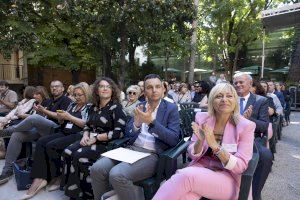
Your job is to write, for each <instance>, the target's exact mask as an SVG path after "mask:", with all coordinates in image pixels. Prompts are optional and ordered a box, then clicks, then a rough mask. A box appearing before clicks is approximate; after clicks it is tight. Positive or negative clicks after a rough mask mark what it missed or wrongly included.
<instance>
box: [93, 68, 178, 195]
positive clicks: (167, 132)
mask: <svg viewBox="0 0 300 200" xmlns="http://www.w3.org/2000/svg"><path fill="white" fill-rule="evenodd" d="M144 83H145V90H144V91H145V96H146V98H147V102H143V103H142V104H141V105H139V106H138V107H137V108H136V109H135V111H134V118H132V119H131V120H130V121H129V122H128V124H127V126H126V137H129V138H130V140H129V145H130V146H128V147H127V148H129V149H131V150H134V151H139V152H147V153H150V155H149V156H147V157H145V158H143V159H140V160H138V161H137V162H135V163H133V164H129V163H125V162H119V161H116V160H111V159H109V158H106V157H102V158H100V159H99V160H98V161H97V162H96V163H95V164H94V165H93V166H92V167H91V178H92V187H93V192H94V199H96V200H100V199H101V196H102V195H103V194H104V193H106V192H107V191H109V190H110V189H111V188H110V185H111V186H112V189H113V190H114V191H115V193H116V195H117V196H118V197H119V198H120V199H144V195H143V192H141V190H140V188H139V187H138V186H135V185H134V184H133V183H134V182H136V181H140V180H143V179H145V178H149V177H151V176H153V175H154V174H155V170H156V166H157V161H158V154H159V153H161V152H162V151H164V150H166V149H168V148H170V147H173V146H175V145H176V144H177V143H178V142H179V139H180V121H179V113H178V110H177V106H176V105H175V104H173V103H169V102H167V101H166V100H164V99H162V96H163V86H162V80H161V78H160V77H159V76H158V75H156V74H149V75H147V76H146V77H145V82H144Z"/></svg>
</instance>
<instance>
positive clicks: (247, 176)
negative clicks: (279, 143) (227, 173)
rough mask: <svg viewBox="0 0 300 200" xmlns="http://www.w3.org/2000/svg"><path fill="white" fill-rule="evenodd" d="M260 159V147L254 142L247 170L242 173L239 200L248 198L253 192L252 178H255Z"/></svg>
mask: <svg viewBox="0 0 300 200" xmlns="http://www.w3.org/2000/svg"><path fill="white" fill-rule="evenodd" d="M258 160H259V154H258V149H257V147H256V145H255V143H253V155H252V159H251V160H250V161H249V163H248V168H247V170H246V171H244V173H243V174H242V179H241V185H240V193H239V198H238V200H247V199H248V196H249V193H250V192H252V191H250V188H251V185H252V179H253V175H254V172H255V169H256V166H257V163H258ZM251 195H252V194H251Z"/></svg>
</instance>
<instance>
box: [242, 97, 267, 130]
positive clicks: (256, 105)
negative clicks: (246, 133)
mask: <svg viewBox="0 0 300 200" xmlns="http://www.w3.org/2000/svg"><path fill="white" fill-rule="evenodd" d="M268 104H269V103H268V99H267V98H266V97H263V96H260V95H255V94H252V93H250V97H249V99H248V101H247V104H246V107H245V110H247V109H248V107H249V106H250V105H252V106H253V112H252V115H251V117H250V119H249V120H251V121H253V122H254V123H255V124H256V128H255V134H256V136H259V135H260V134H261V133H263V134H264V135H266V134H267V132H268V126H269V122H270V119H269V113H268V106H269V105H268Z"/></svg>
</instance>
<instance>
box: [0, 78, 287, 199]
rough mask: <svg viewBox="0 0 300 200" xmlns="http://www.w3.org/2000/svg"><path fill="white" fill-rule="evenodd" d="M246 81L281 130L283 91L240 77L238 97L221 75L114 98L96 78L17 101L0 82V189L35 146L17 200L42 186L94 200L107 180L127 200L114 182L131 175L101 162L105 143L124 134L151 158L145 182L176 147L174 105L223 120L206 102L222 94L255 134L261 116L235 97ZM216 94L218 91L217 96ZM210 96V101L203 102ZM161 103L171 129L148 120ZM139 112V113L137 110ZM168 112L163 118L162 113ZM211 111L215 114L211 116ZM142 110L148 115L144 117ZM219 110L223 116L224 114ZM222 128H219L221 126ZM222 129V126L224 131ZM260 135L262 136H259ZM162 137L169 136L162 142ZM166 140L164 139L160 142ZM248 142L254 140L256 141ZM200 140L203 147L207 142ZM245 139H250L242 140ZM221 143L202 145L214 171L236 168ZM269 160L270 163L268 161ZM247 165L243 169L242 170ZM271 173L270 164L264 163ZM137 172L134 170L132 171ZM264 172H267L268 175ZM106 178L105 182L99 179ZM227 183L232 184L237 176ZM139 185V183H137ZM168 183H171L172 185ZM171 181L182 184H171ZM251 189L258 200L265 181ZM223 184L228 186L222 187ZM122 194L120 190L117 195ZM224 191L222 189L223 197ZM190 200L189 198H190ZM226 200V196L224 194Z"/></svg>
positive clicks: (150, 86)
mask: <svg viewBox="0 0 300 200" xmlns="http://www.w3.org/2000/svg"><path fill="white" fill-rule="evenodd" d="M248 81H249V83H251V88H250V91H251V93H250V94H256V95H257V96H262V97H264V98H265V99H267V100H266V102H267V103H266V104H267V112H266V113H265V115H267V117H268V123H269V122H272V121H273V120H274V119H275V118H276V117H279V116H282V118H283V119H284V122H283V124H284V125H288V124H289V114H290V106H291V105H290V103H291V100H290V94H289V91H288V90H287V89H286V87H285V85H284V84H283V83H278V82H273V81H271V80H266V81H264V80H261V81H258V80H252V77H251V76H249V75H246V74H242V75H241V76H235V78H234V81H233V86H234V88H235V89H236V90H237V93H236V91H233V90H235V89H232V88H233V87H232V86H231V85H230V83H229V82H228V81H227V80H226V78H225V75H224V74H220V77H219V78H217V77H216V76H215V74H214V73H213V74H212V76H210V78H209V80H208V81H205V80H200V81H195V82H194V83H193V84H192V85H190V84H188V83H181V82H178V81H170V82H166V81H161V79H160V78H159V77H158V76H150V77H148V78H147V77H146V78H145V80H144V81H139V82H138V83H137V84H136V85H130V86H129V87H127V89H126V90H125V91H120V90H119V88H118V86H117V84H115V82H114V81H113V80H111V79H110V78H106V77H102V78H99V79H97V80H96V81H95V83H94V84H92V85H88V84H87V83H85V82H81V83H78V84H76V85H70V86H69V87H68V89H67V90H66V91H65V89H64V85H63V83H62V82H61V81H58V80H53V81H52V82H51V83H50V95H49V94H48V90H47V89H46V88H45V87H44V86H36V87H33V86H27V87H26V88H25V89H24V92H23V99H22V100H21V101H18V97H17V94H16V92H14V91H12V90H10V89H9V85H8V83H7V82H6V81H0V96H1V98H0V116H1V117H0V130H1V134H0V135H1V138H8V142H7V145H5V142H4V141H3V139H2V142H1V144H0V157H1V158H2V159H3V158H5V165H4V167H3V170H2V173H1V175H0V184H4V183H6V182H7V181H8V180H9V178H10V177H11V176H12V175H13V170H12V163H13V162H14V161H16V160H17V158H18V156H19V154H20V153H21V146H22V143H24V142H33V141H36V149H35V153H34V154H33V158H34V164H33V167H32V171H31V176H32V178H33V179H34V180H33V184H32V185H31V187H30V188H29V190H28V191H27V193H26V194H25V196H24V197H22V198H23V199H29V198H31V197H32V196H34V195H35V194H36V193H37V192H38V191H39V190H40V189H41V188H43V187H45V186H47V188H48V191H53V190H57V189H59V188H64V191H65V194H66V195H67V196H68V197H70V198H72V199H88V198H93V197H95V199H100V198H101V196H102V195H103V194H104V193H105V192H107V191H108V187H109V184H108V182H105V181H108V180H109V182H110V184H112V186H113V188H114V189H115V190H116V193H118V195H120V196H122V197H125V196H126V197H129V198H130V195H129V194H128V192H129V193H131V192H132V190H133V186H132V185H131V184H132V182H126V181H127V179H126V181H124V180H123V179H122V178H120V176H123V175H124V173H125V172H126V173H128V172H129V171H130V169H127V168H128V166H127V165H120V164H122V163H115V162H112V161H111V160H104V159H103V158H100V155H101V153H103V152H105V151H107V144H108V142H109V141H111V140H115V139H118V138H122V137H124V135H127V136H128V137H130V138H134V139H133V145H132V146H130V147H128V148H130V149H133V150H136V151H142V152H150V153H151V155H152V157H151V159H150V158H149V160H147V163H148V164H149V163H152V165H153V167H152V168H153V169H152V168H151V169H149V173H148V174H145V175H144V176H145V177H147V176H151V174H153V173H154V172H153V171H154V166H155V164H156V162H157V154H156V151H158V150H157V149H160V148H162V149H166V148H167V147H171V146H175V145H176V144H177V142H178V138H179V137H178V134H179V133H178V130H177V131H176V130H174V127H176V129H179V117H178V110H179V109H180V106H179V105H180V104H183V103H191V102H194V103H197V104H199V106H200V107H201V108H205V109H208V111H209V112H213V113H214V115H215V116H218V117H220V118H223V117H224V116H223V115H222V114H221V113H220V115H219V114H216V113H218V112H219V111H218V110H217V109H216V108H215V107H214V105H213V104H212V101H214V99H218V98H220V99H223V98H225V97H223V96H222V97H219V96H220V95H224V96H226V98H229V99H230V98H231V97H227V95H228V94H227V93H230V95H232V96H234V97H235V98H236V102H234V103H233V104H234V105H235V104H236V105H239V106H241V105H243V102H242V101H245V105H244V107H243V106H242V107H241V108H240V110H237V108H236V107H234V106H233V107H232V109H233V110H230V112H234V113H235V115H239V116H243V117H244V118H243V119H245V120H246V119H249V120H250V121H253V122H254V123H255V124H256V128H257V127H258V124H259V123H260V122H259V120H260V119H259V117H260V116H258V117H253V116H252V115H253V113H255V112H256V111H255V108H254V106H253V107H251V106H250V107H247V108H246V104H247V102H250V100H249V99H250V94H248V93H247V95H245V96H241V94H243V91H244V87H246V86H245V84H246V83H248ZM146 83H147V84H146ZM160 85H161V86H160ZM160 87H161V88H160ZM220 88H221V89H222V88H223V90H221V89H220ZM160 90H161V93H160ZM150 91H151V92H150ZM212 91H213V92H212ZM226 92H227V93H226ZM212 94H213V97H210V95H212ZM238 96H239V97H238ZM232 98H233V97H232ZM232 101H233V100H232ZM165 102H166V103H165ZM152 104H153V105H152ZM163 104H165V107H166V108H168V109H170V110H171V111H170V119H172V120H174V119H175V122H176V124H172V123H171V121H172V120H170V121H168V120H167V121H166V122H164V121H163V120H164V119H161V120H162V121H161V122H156V121H158V120H153V119H157V118H158V117H157V116H158V115H160V114H161V113H160V109H162V108H161V105H163ZM141 105H142V108H140V106H141ZM154 105H155V106H154ZM176 105H177V106H176ZM149 106H150V107H149ZM151 106H154V107H151ZM150 108H151V109H150ZM174 108H176V112H177V114H174V113H173V114H172V112H175V111H174ZM168 109H167V110H166V111H165V112H167V113H168V112H169V110H168ZM212 109H216V110H215V111H212ZM234 109H236V110H234ZM149 110H151V112H150V111H149ZM148 111H149V113H150V114H148ZM225 111H226V112H229V111H227V110H226V109H225ZM236 112H238V113H236ZM201 117H203V116H198V118H197V120H198V125H201V123H203V119H202V118H201ZM218 117H217V118H218ZM251 117H252V118H251ZM173 118H174V119H173ZM254 118H257V119H254ZM149 119H150V121H149ZM151 119H152V121H151ZM166 119H168V118H166ZM221 121H222V120H221ZM175 122H173V123H175ZM156 123H158V124H159V125H157V124H156ZM224 123H225V124H226V123H228V121H226V122H224ZM236 123H238V122H236ZM225 124H223V125H224V126H225ZM224 126H223V127H222V126H220V127H219V128H220V129H222V131H220V133H221V132H222V134H223V133H224V129H225V128H224ZM248 126H249V127H251V128H250V129H251V130H250V129H249V130H250V132H251V131H252V132H254V129H255V125H253V124H251V123H250V122H249V124H248V125H245V127H248ZM153 127H154V128H153ZM194 128H195V127H194ZM202 128H203V127H202ZM202 128H201V130H202ZM152 129H155V130H156V131H158V132H159V134H158V135H157V132H153V133H152V132H151V131H150V130H152ZM199 129H200V128H199V127H196V128H195V130H199ZM57 130H58V131H57ZM205 131H207V132H209V129H207V128H204V132H205ZM133 132H138V134H139V136H138V137H134V136H133V135H132V133H133ZM195 132H197V131H195ZM259 133H260V134H261V133H262V131H261V132H259ZM160 134H162V135H160ZM168 134H169V135H171V136H167V135H168ZM255 134H257V132H255ZM216 135H218V134H216ZM167 137H170V138H171V139H170V138H168V139H163V138H167ZM172 137H173V141H172ZM197 137H198V139H197ZM197 137H196V139H195V138H194V142H196V143H195V144H194V143H193V145H196V146H197V145H198V142H199V141H202V142H203V140H204V138H201V137H200V136H199V135H197ZM207 137H208V136H207ZM216 137H217V136H216ZM255 137H260V136H257V135H256V136H255ZM198 140H199V141H198ZM205 140H207V138H206V136H205ZM247 140H250V139H249V138H248V139H247ZM221 142H222V137H221V138H218V140H217V143H216V142H215V140H213V142H211V144H213V145H210V142H209V141H208V151H209V152H207V156H210V157H213V156H216V157H214V158H213V160H214V162H217V163H218V165H217V166H218V168H220V167H221V166H222V165H220V163H221V164H223V165H224V163H227V164H228V162H241V161H240V160H239V159H246V158H241V157H239V156H237V158H232V159H233V160H235V161H232V160H231V156H232V154H229V153H228V152H227V151H226V150H224V149H218V148H219V145H220V144H221ZM215 144H218V145H215ZM252 144H253V141H252V143H248V146H247V148H248V147H249V145H250V147H251V148H252V146H251V145H252ZM5 146H6V147H5ZM216 146H218V147H216ZM214 147H216V149H214ZM193 148H195V149H197V151H199V152H200V150H199V147H198V146H197V147H194V146H193ZM209 148H210V150H209ZM191 151H192V152H190V154H191V155H192V157H193V156H195V155H196V154H197V153H195V152H193V150H191ZM249 151H250V150H249ZM199 152H198V153H199ZM235 152H236V151H235ZM248 153H249V152H248ZM272 153H273V152H272ZM249 156H250V157H249ZM249 156H248V154H247V159H248V160H249V159H251V155H250V154H249ZM272 156H273V158H274V154H272ZM247 159H246V160H247ZM236 160H237V161H236ZM247 162H248V161H247ZM247 162H246V163H243V164H245V166H246V165H247ZM143 165H144V164H143ZM204 165H205V164H204ZM232 165H235V164H232ZM103 166H105V167H107V168H109V169H110V170H112V169H115V171H114V172H115V173H114V174H113V175H114V176H116V177H117V178H115V179H113V178H111V177H110V176H109V178H108V177H107V176H108V175H107V173H108V172H103V171H101V169H100V168H101V167H103ZM149 166H150V165H149ZM224 166H227V168H226V167H225V168H226V169H228V170H234V169H235V168H234V167H232V166H228V165H224ZM271 166H272V164H270V167H271ZM121 168H122V170H124V169H125V168H126V169H127V170H124V172H123V171H122V170H121ZM137 169H139V168H138V167H137ZM90 170H91V171H90ZM93 170H94V171H93ZM99 170H100V172H99ZM117 170H119V171H122V172H119V171H117ZM222 170H223V169H222ZM235 170H237V171H238V172H235V171H233V172H234V173H240V172H242V171H243V170H245V167H242V168H239V169H235ZM95 171H97V172H95ZM145 171H147V170H145ZM269 171H270V170H269ZM269 171H268V172H266V173H267V175H268V173H269ZM90 173H94V175H95V176H91V175H90ZM105 173H106V176H104V174H105ZM99 174H100V175H99ZM204 174H205V173H204ZM113 175H111V176H113ZM214 175H215V174H212V176H214ZM267 175H266V177H267ZM144 176H143V178H144ZM177 176H179V175H176V177H177ZM93 177H94V178H93ZM101 177H102V178H101ZM234 177H235V178H236V176H234ZM266 177H265V179H266ZM97 178H98V179H97ZM118 178H119V179H121V180H119V179H118ZM134 178H136V175H134ZM100 179H101V180H100ZM138 179H141V177H139V178H138ZM104 180H105V181H104ZM172 180H173V181H174V180H175V178H173V179H172ZM172 180H171V181H172ZM178 180H182V179H181V178H178ZM178 180H177V182H176V181H175V183H176V184H180V183H178ZM222 180H223V179H222ZM103 181H104V182H103ZM122 181H123V182H126V184H128V188H126V189H124V187H125V186H124V184H123V185H122V184H121V182H122ZM258 182H259V183H257V184H258V185H259V184H260V185H259V186H258V188H259V189H257V190H258V191H259V192H258V197H255V198H254V199H259V198H260V192H261V190H262V187H263V185H264V182H265V180H260V181H258ZM261 182H263V183H261ZM175 183H170V184H169V185H168V184H166V185H165V186H164V188H165V190H163V189H160V190H159V192H158V194H157V195H156V196H155V198H156V199H164V198H166V196H164V195H163V194H162V193H164V192H166V191H169V190H170V189H169V188H172V187H173V186H177V185H176V184H175ZM224 183H226V184H227V182H226V181H225V182H224ZM174 184H175V185H174ZM201 184H203V183H201ZM100 186H101V187H102V188H101V189H99V187H100ZM122 187H123V189H122V190H121V189H118V188H122ZM210 189H211V188H210ZM231 189H232V188H227V190H231ZM254 189H256V186H254ZM208 190H209V189H208ZM182 192H186V191H182ZM198 192H199V191H198ZM201 192H202V191H200V193H201ZM133 193H134V192H133ZM212 193H213V191H212ZM205 194H206V193H205V192H204V193H203V194H202V193H201V195H204V196H205ZM190 195H191V199H192V198H193V197H192V196H193V194H190ZM209 195H210V194H209ZM209 195H208V196H209ZM214 195H215V194H214ZM228 195H232V194H231V193H230V192H229V193H228ZM198 197H199V195H196V198H198ZM214 197H215V196H214ZM198 199H199V198H198Z"/></svg>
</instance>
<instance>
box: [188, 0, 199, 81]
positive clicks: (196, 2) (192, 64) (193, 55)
mask: <svg viewBox="0 0 300 200" xmlns="http://www.w3.org/2000/svg"><path fill="white" fill-rule="evenodd" d="M198 6H199V0H194V9H195V11H196V12H195V19H194V20H193V23H192V30H193V34H192V39H191V57H190V67H189V79H188V81H189V83H190V84H193V82H194V69H195V61H196V49H197V45H196V44H197V26H198Z"/></svg>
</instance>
